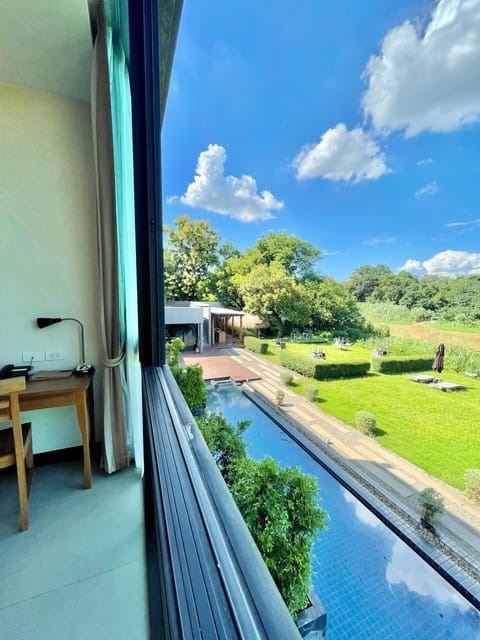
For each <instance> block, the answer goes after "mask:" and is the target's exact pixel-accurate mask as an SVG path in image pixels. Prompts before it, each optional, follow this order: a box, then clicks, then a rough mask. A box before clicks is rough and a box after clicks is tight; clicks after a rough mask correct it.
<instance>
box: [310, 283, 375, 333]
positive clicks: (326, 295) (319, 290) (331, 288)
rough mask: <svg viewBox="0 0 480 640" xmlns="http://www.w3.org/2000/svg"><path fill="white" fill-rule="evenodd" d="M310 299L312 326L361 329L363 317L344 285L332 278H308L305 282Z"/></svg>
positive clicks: (341, 329) (338, 329) (325, 328)
mask: <svg viewBox="0 0 480 640" xmlns="http://www.w3.org/2000/svg"><path fill="white" fill-rule="evenodd" d="M305 286H306V289H307V291H308V296H309V300H310V304H309V308H310V314H311V322H312V327H313V328H314V329H320V330H321V331H333V330H337V331H348V330H349V329H361V328H362V327H363V326H364V319H363V317H362V315H361V313H360V310H359V308H358V306H357V301H356V300H355V298H354V297H353V296H352V294H351V293H350V292H349V291H348V289H347V288H346V287H345V285H343V284H340V283H339V282H336V281H335V280H334V279H333V278H331V277H327V278H324V279H317V280H316V281H315V280H309V281H308V282H306V283H305Z"/></svg>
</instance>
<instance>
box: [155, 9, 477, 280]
mask: <svg viewBox="0 0 480 640" xmlns="http://www.w3.org/2000/svg"><path fill="white" fill-rule="evenodd" d="M479 155H480V0H440V2H438V1H432V0H428V1H427V0H402V1H401V2H394V1H388V0H361V2H359V1H358V0H343V1H341V2H326V1H324V0H298V2H296V3H292V2H291V1H290V0H288V1H287V0H264V1H263V2H259V1H258V0H242V2H238V1H235V0H234V1H231V0H230V1H227V2H218V0H186V2H185V5H184V10H183V15H182V21H181V25H180V33H179V38H178V43H177V50H176V57H175V62H174V67H173V71H172V78H171V85H170V93H169V99H168V104H167V111H166V117H165V123H164V128H163V195H164V221H165V223H166V224H171V223H172V222H173V220H174V219H175V218H176V217H177V216H178V215H181V214H188V215H189V216H190V217H191V218H193V219H202V220H205V219H208V220H210V221H211V226H212V228H213V229H215V230H216V231H217V232H218V234H219V235H220V237H221V238H223V239H228V240H230V241H231V242H233V244H234V245H235V246H237V247H238V248H239V249H241V250H244V249H245V248H246V247H248V246H252V245H253V244H254V243H255V241H256V240H257V238H259V237H260V235H262V234H266V233H268V231H269V230H273V231H275V232H279V231H281V230H282V229H286V230H287V232H288V233H289V234H295V235H297V236H298V237H299V238H301V239H302V240H309V241H310V242H312V243H313V244H314V245H315V246H316V247H317V248H319V249H321V250H322V259H321V260H320V262H319V265H318V269H319V271H320V272H321V273H323V274H325V275H327V274H328V275H332V276H333V277H334V278H336V279H337V280H340V281H341V280H345V279H346V278H348V277H349V275H350V274H351V273H352V271H353V270H354V269H355V268H357V267H359V266H361V265H363V264H372V265H375V264H379V263H385V264H387V265H388V266H389V267H390V268H391V269H392V270H393V271H395V272H397V271H398V270H399V269H402V268H406V269H408V270H410V271H411V272H412V273H415V274H417V275H423V274H427V273H431V274H439V275H452V276H454V275H468V274H469V273H480V253H479V251H480V244H479V239H480V206H479V202H480V162H479Z"/></svg>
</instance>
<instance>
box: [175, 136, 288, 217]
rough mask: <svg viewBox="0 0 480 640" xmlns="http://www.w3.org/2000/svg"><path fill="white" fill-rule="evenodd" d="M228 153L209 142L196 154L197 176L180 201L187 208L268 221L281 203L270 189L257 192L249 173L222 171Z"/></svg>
mask: <svg viewBox="0 0 480 640" xmlns="http://www.w3.org/2000/svg"><path fill="white" fill-rule="evenodd" d="M226 159H227V154H226V152H225V149H224V148H223V147H221V146H220V145H218V144H210V145H208V149H207V150H206V151H202V153H201V154H200V155H199V156H198V163H197V170H196V175H195V178H194V180H193V182H191V183H190V184H189V185H188V187H187V190H186V192H185V193H184V195H183V196H181V198H180V202H181V203H182V204H185V205H187V206H189V207H195V208H198V209H206V210H207V211H213V212H214V213H220V214H221V215H224V216H230V217H231V218H234V219H235V220H240V221H241V222H255V221H257V220H270V219H271V218H273V217H274V216H273V215H272V211H274V210H276V209H281V208H282V207H283V206H284V205H283V202H281V201H280V200H277V199H276V198H275V197H274V196H273V195H272V194H271V193H270V191H262V192H261V193H260V194H258V193H257V183H256V181H255V180H254V178H252V177H251V176H246V175H242V176H241V177H240V178H235V177H234V176H226V175H225V174H224V167H225V162H226Z"/></svg>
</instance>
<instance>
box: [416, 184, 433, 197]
mask: <svg viewBox="0 0 480 640" xmlns="http://www.w3.org/2000/svg"><path fill="white" fill-rule="evenodd" d="M437 191H438V184H437V183H436V182H429V183H428V184H426V185H425V186H423V187H422V188H421V189H419V190H418V191H415V195H416V196H433V195H434V194H435V193H437Z"/></svg>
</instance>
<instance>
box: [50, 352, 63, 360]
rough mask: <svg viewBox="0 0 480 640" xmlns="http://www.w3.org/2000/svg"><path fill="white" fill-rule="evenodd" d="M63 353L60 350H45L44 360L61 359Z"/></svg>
mask: <svg viewBox="0 0 480 640" xmlns="http://www.w3.org/2000/svg"><path fill="white" fill-rule="evenodd" d="M64 358H65V355H64V354H63V353H62V352H61V351H45V360H63V359H64Z"/></svg>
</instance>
